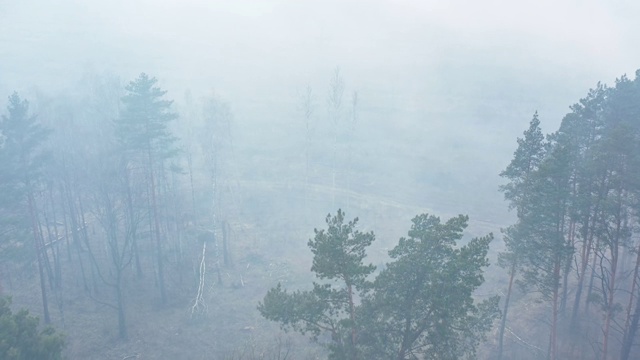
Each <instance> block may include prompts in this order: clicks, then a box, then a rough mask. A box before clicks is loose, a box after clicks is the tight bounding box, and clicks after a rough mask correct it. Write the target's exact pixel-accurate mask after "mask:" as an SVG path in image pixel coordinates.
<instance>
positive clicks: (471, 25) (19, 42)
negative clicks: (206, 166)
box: [0, 0, 640, 223]
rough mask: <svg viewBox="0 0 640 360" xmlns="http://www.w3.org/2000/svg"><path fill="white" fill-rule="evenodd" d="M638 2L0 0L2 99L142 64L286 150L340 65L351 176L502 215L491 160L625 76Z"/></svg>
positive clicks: (252, 145)
mask: <svg viewBox="0 0 640 360" xmlns="http://www.w3.org/2000/svg"><path fill="white" fill-rule="evenodd" d="M638 11H640V4H637V3H636V2H633V1H607V2H606V3H605V2H601V1H537V2H536V3H535V4H524V3H522V2H513V1H482V2H478V1H375V0H374V1H367V2H364V1H292V0H290V1H228V2H223V1H197V0H181V1H178V0H176V1H159V0H153V1H151V0H138V1H124V0H115V1H109V2H102V1H71V0H61V1H55V2H50V1H35V0H21V1H7V0H0V94H4V95H3V96H2V97H0V99H2V100H0V104H1V103H3V102H4V99H5V97H4V96H5V95H8V94H10V93H11V92H12V91H13V90H18V91H20V92H21V93H23V94H24V96H26V97H27V98H28V97H29V95H30V94H31V93H34V92H35V91H36V90H37V91H40V92H45V93H52V94H55V93H59V92H64V91H67V90H70V89H72V88H73V87H74V86H75V84H77V83H78V82H79V81H80V79H81V78H82V77H83V76H84V75H86V74H90V73H104V72H106V73H113V74H116V75H118V76H119V77H120V78H121V79H122V81H123V82H125V81H129V80H130V79H133V78H134V77H135V76H137V74H139V73H140V72H147V73H149V74H151V75H153V76H156V77H158V79H159V80H160V86H162V87H163V88H164V89H166V90H168V91H169V93H168V98H171V99H175V100H176V102H180V101H181V100H182V99H184V94H185V92H186V91H187V90H189V91H190V92H191V93H192V94H193V96H194V97H195V98H200V97H203V96H206V95H210V94H211V93H215V94H217V95H218V96H220V97H221V98H222V99H224V100H225V101H228V102H229V103H230V104H231V109H232V111H233V113H234V124H235V125H234V126H235V129H236V131H235V132H234V141H235V146H236V148H237V149H239V150H238V152H239V154H240V156H242V155H243V151H247V152H251V153H255V152H260V151H263V152H271V153H272V154H274V156H275V158H276V160H278V159H279V160H281V161H292V158H291V156H292V152H296V150H295V149H299V148H298V147H297V146H298V145H300V140H299V139H301V138H302V136H303V130H302V129H303V124H302V117H301V115H300V113H299V111H298V104H299V101H298V93H299V91H300V90H301V89H303V88H304V87H305V86H306V85H310V86H311V87H312V88H313V90H314V97H315V114H314V121H316V122H318V123H323V122H325V123H326V122H327V121H328V118H327V110H326V97H327V93H328V85H329V81H330V78H331V76H332V74H333V70H334V69H335V68H336V67H337V66H338V67H339V68H340V70H341V73H342V75H343V77H344V79H345V83H346V92H345V100H347V101H346V102H347V103H348V99H349V97H350V94H351V92H352V91H358V93H359V105H358V112H359V114H358V116H359V123H358V130H357V132H358V134H359V136H360V140H362V142H367V141H366V140H363V139H367V138H368V139H371V140H370V141H369V142H368V147H367V146H364V145H363V146H364V147H363V148H362V149H361V159H365V160H366V159H369V160H371V163H370V166H369V165H368V167H367V169H368V170H367V171H370V173H371V178H372V180H369V181H368V182H365V183H367V184H370V185H371V186H374V187H375V183H376V181H375V178H376V176H381V177H386V178H387V179H388V180H389V181H387V182H386V183H385V185H384V186H378V187H377V188H375V189H374V188H372V190H371V191H375V192H376V193H378V194H379V195H385V196H389V197H391V198H394V199H396V200H398V201H401V202H403V203H407V202H411V203H414V204H419V205H420V206H427V207H432V208H438V207H440V205H439V204H438V202H441V200H437V201H436V200H429V199H432V198H435V197H437V195H438V194H430V193H429V190H426V189H417V188H416V186H413V185H414V184H416V183H418V184H419V183H420V182H422V181H423V179H426V180H424V182H429V183H433V184H432V185H433V188H435V189H439V190H438V191H440V194H439V195H440V196H444V197H446V198H447V199H449V200H450V201H452V202H453V203H452V204H451V206H450V208H455V211H454V212H467V213H470V215H471V216H472V219H473V218H474V217H475V218H479V219H480V220H483V219H482V217H484V218H485V219H484V220H488V221H492V222H498V223H502V220H501V219H503V218H504V216H505V214H506V206H505V204H504V203H502V202H501V195H500V194H499V193H497V192H496V188H497V184H499V182H500V179H499V178H498V176H497V174H498V173H499V172H500V170H501V169H503V168H504V167H505V166H506V164H507V163H508V161H509V160H510V158H511V156H512V152H513V150H514V149H515V145H516V143H515V138H516V136H519V135H520V134H521V133H522V131H523V130H524V129H525V127H526V126H527V124H528V122H529V120H530V119H531V116H532V114H533V112H534V111H536V110H537V111H538V112H539V113H540V117H541V120H542V122H543V130H545V131H552V130H554V129H557V127H558V124H559V122H560V120H561V118H562V116H563V115H564V114H565V113H566V112H567V111H568V106H569V105H571V104H572V103H574V102H576V101H577V100H578V99H579V98H580V97H582V96H584V95H585V94H586V92H587V90H588V89H589V88H590V87H593V86H594V85H595V84H596V83H597V82H598V81H603V82H607V83H612V82H613V80H614V79H615V78H616V77H618V76H620V75H622V74H624V73H628V74H633V72H634V71H635V69H636V67H637V66H638V63H637V61H636V60H637V59H638V57H639V55H640V48H638V46H637V44H639V43H640V31H638V30H640V29H639V28H640V25H638V23H637V17H636V16H635V15H634V14H637V13H638ZM347 107H348V106H347ZM296 139H297V140H296ZM248 149H250V150H248ZM247 154H249V153H247ZM287 154H288V155H287ZM245 155H246V154H245ZM298 155H299V151H298ZM381 155H384V156H381ZM247 158H250V156H248V157H247ZM248 166H250V164H248ZM272 175H273V176H274V177H280V178H282V176H283V175H282V174H279V175H278V174H272ZM285 177H286V174H285ZM396 178H397V181H395V180H394V179H396ZM365 183H363V184H362V186H363V189H364V188H365V187H366V184H365ZM407 184H411V185H410V186H406V185H407ZM365 190H366V189H365ZM363 191H364V190H363ZM445 195H446V196H445ZM430 201H431V203H429V202H430ZM487 208H491V209H490V210H488V209H487ZM452 211H453V210H452Z"/></svg>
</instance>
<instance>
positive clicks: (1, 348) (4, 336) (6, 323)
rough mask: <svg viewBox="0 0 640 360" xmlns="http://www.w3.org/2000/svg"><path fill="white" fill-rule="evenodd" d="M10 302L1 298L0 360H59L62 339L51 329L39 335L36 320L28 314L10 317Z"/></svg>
mask: <svg viewBox="0 0 640 360" xmlns="http://www.w3.org/2000/svg"><path fill="white" fill-rule="evenodd" d="M10 305H11V299H9V298H0V359H3V360H36V359H37V360H56V359H62V349H63V347H64V336H62V335H61V334H59V333H57V332H56V331H55V330H54V329H53V328H52V327H46V328H44V329H42V330H40V331H38V318H36V317H33V316H30V315H29V312H28V311H27V310H20V311H18V312H17V313H15V314H14V313H12V311H11V309H10Z"/></svg>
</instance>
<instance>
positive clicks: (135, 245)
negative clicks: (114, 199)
mask: <svg viewBox="0 0 640 360" xmlns="http://www.w3.org/2000/svg"><path fill="white" fill-rule="evenodd" d="M124 173H125V176H126V182H127V184H126V186H127V213H128V216H129V222H130V224H131V226H134V225H133V224H134V223H136V220H135V219H134V212H133V197H132V196H131V181H130V177H129V169H128V168H126V167H125V169H124ZM131 245H132V250H133V256H134V258H135V262H136V277H137V278H138V279H140V278H142V266H141V265H140V253H139V251H138V232H137V226H136V229H135V230H133V231H132V234H131Z"/></svg>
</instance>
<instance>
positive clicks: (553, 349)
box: [549, 259, 560, 360]
mask: <svg viewBox="0 0 640 360" xmlns="http://www.w3.org/2000/svg"><path fill="white" fill-rule="evenodd" d="M553 279H554V282H555V283H554V286H553V315H552V320H551V340H550V342H549V343H550V346H549V353H550V355H549V358H550V359H551V360H557V359H558V344H557V340H558V297H559V295H560V294H559V286H558V285H559V284H558V281H559V280H560V261H559V259H556V264H555V267H554V270H553Z"/></svg>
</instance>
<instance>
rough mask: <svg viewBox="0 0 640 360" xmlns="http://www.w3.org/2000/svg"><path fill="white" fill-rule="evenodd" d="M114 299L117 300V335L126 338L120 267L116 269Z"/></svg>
mask: <svg viewBox="0 0 640 360" xmlns="http://www.w3.org/2000/svg"><path fill="white" fill-rule="evenodd" d="M116 271H117V273H118V275H117V278H116V300H117V302H118V335H119V336H120V339H123V340H124V339H126V338H127V319H126V315H125V308H124V295H123V294H122V269H117V270H116Z"/></svg>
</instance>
